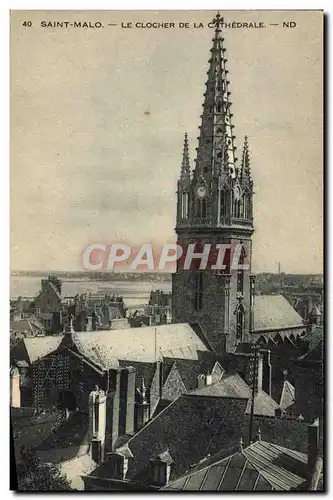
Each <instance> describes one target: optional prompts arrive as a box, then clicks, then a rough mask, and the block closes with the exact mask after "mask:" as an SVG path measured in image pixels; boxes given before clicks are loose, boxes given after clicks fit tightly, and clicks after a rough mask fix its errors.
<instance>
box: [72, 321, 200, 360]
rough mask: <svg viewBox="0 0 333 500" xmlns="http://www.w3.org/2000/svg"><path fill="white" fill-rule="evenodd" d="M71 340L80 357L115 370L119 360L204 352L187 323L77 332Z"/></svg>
mask: <svg viewBox="0 0 333 500" xmlns="http://www.w3.org/2000/svg"><path fill="white" fill-rule="evenodd" d="M73 339H74V343H75V345H76V346H77V348H78V349H79V351H80V352H81V354H83V355H84V356H86V357H87V358H89V359H91V360H92V361H95V362H98V363H100V364H103V365H104V366H105V367H106V368H115V367H118V360H119V359H123V360H128V361H141V362H147V363H154V362H155V361H156V360H158V359H162V358H163V357H177V358H183V359H199V354H198V351H203V352H205V351H206V352H207V351H208V349H207V347H205V345H204V344H203V342H202V341H201V340H200V339H199V337H198V336H197V335H196V334H195V332H194V331H193V329H192V328H191V327H190V325H188V324H187V323H176V324H170V325H159V326H156V327H143V328H129V329H124V330H106V331H97V332H77V333H74V334H73ZM155 347H156V348H155Z"/></svg>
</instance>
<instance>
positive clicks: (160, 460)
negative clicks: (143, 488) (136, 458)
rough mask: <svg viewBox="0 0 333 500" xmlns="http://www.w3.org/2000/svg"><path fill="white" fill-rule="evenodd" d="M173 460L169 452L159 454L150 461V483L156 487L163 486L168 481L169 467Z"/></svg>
mask: <svg viewBox="0 0 333 500" xmlns="http://www.w3.org/2000/svg"><path fill="white" fill-rule="evenodd" d="M173 462H174V460H173V458H172V457H171V455H170V453H169V451H168V450H167V451H164V452H163V453H160V455H158V456H157V457H156V458H155V460H152V461H151V471H152V481H153V483H154V484H156V485H158V486H165V485H166V484H168V482H169V480H170V474H171V465H172V464H173Z"/></svg>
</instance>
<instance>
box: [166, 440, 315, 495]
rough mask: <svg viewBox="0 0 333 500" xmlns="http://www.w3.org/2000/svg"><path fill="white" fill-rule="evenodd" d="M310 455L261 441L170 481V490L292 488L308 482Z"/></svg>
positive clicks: (266, 489)
mask: <svg viewBox="0 0 333 500" xmlns="http://www.w3.org/2000/svg"><path fill="white" fill-rule="evenodd" d="M306 477H307V456H306V455H305V454H303V453H299V452H296V451H292V450H289V449H287V448H284V447H282V446H278V445H275V444H271V443H268V442H265V441H257V442H256V443H254V444H252V445H250V446H248V447H247V448H245V449H243V450H242V451H240V452H238V453H235V454H233V455H231V456H229V457H228V458H224V459H222V460H219V461H217V462H215V463H213V464H211V465H209V466H208V467H206V468H201V469H200V470H198V471H194V472H193V473H192V474H187V475H185V476H183V477H181V478H179V479H177V480H176V481H174V482H172V483H170V484H169V485H167V486H166V487H164V488H163V490H169V491H260V490H263V491H271V490H275V491H290V490H295V489H300V488H302V487H303V486H304V485H305V484H306Z"/></svg>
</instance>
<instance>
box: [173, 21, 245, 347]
mask: <svg viewBox="0 0 333 500" xmlns="http://www.w3.org/2000/svg"><path fill="white" fill-rule="evenodd" d="M213 22H214V24H215V35H214V38H213V46H212V48H211V57H210V59H209V70H208V72H207V74H208V79H207V82H206V91H205V93H204V103H203V113H202V115H201V126H200V127H199V129H200V136H199V137H198V140H199V144H198V148H197V158H196V161H195V168H194V171H193V172H191V168H190V158H189V146H188V138H187V134H185V140H184V150H183V159H182V165H181V173H180V178H179V180H178V189H177V224H176V233H177V242H178V244H179V245H180V246H181V247H182V248H183V252H184V254H186V253H188V251H189V249H190V247H192V251H194V252H195V257H197V256H198V254H199V255H200V252H202V249H204V248H205V249H207V247H208V245H211V247H210V250H209V257H208V263H213V264H214V262H216V255H217V254H216V252H217V251H218V250H217V248H219V247H216V245H221V244H222V245H225V249H226V250H225V252H224V260H223V264H224V266H225V267H224V269H221V267H222V266H220V269H213V267H214V266H211V265H210V264H208V265H202V262H203V260H202V259H201V258H198V257H197V258H195V259H192V261H191V265H190V268H187V267H186V265H184V258H182V259H180V260H179V261H178V263H177V271H176V273H174V275H173V281H172V296H173V304H172V308H173V322H175V323H179V322H187V323H191V322H195V321H198V322H199V323H200V324H201V326H202V327H203V329H204V330H205V332H206V335H207V337H208V339H209V341H210V343H211V345H212V346H213V347H214V349H215V350H216V351H217V352H234V351H235V349H236V347H237V345H238V344H239V343H243V342H250V330H251V326H250V325H251V312H252V296H251V295H252V294H251V290H252V286H251V279H250V273H251V237H252V234H253V232H254V228H253V214H252V196H253V182H252V180H251V173H250V157H249V147H248V140H247V137H245V141H244V146H243V152H242V158H241V161H240V162H238V160H237V158H236V157H235V150H236V147H235V145H234V140H235V136H234V135H233V134H234V131H233V129H234V127H233V125H232V116H233V115H232V113H231V102H230V91H229V83H230V82H229V81H228V70H227V69H226V62H227V59H226V53H225V52H226V49H225V48H224V38H222V36H221V26H222V25H223V18H221V17H220V15H219V14H217V16H216V18H215V19H214V21H213ZM236 248H238V252H239V249H241V251H240V255H239V259H238V258H237V259H236V260H237V261H238V262H237V263H236V260H234V257H235V258H236V256H237V255H236V253H237V252H236ZM193 249H194V250H193ZM208 249H209V247H208ZM184 254H183V257H184ZM214 255H215V257H214ZM213 261H214V262H213ZM235 263H236V264H240V265H235ZM215 267H216V266H215ZM240 267H243V269H240Z"/></svg>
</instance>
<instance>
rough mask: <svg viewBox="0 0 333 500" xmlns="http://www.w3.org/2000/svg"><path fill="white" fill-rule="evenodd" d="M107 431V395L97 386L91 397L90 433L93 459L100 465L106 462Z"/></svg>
mask: <svg viewBox="0 0 333 500" xmlns="http://www.w3.org/2000/svg"><path fill="white" fill-rule="evenodd" d="M105 430H106V395H105V392H104V391H103V390H101V389H100V388H99V387H98V386H97V385H96V386H95V389H94V390H93V391H92V392H91V393H90V395H89V431H90V435H91V457H92V459H93V460H94V461H95V462H96V463H98V464H100V463H102V462H103V460H104V451H105Z"/></svg>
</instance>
